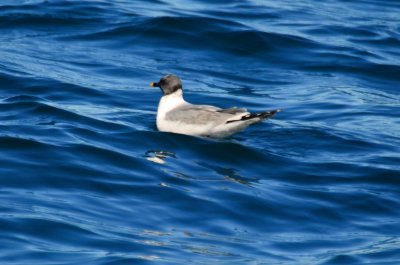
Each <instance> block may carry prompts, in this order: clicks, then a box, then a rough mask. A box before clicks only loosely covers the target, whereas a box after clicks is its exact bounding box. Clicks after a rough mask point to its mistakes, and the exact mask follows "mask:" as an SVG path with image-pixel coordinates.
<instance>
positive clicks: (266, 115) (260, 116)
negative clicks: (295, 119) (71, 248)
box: [226, 109, 281, 123]
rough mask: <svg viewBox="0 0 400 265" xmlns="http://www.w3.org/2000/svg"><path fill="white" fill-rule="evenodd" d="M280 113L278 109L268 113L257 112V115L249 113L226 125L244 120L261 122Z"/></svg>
mask: <svg viewBox="0 0 400 265" xmlns="http://www.w3.org/2000/svg"><path fill="white" fill-rule="evenodd" d="M280 111H281V110H280V109H276V110H270V111H263V112H259V113H250V114H247V115H245V116H243V117H242V118H241V119H239V120H230V121H227V122H226V123H231V122H235V121H246V120H251V119H255V118H258V119H260V120H261V121H262V120H266V119H269V118H271V117H272V116H274V115H275V114H276V113H278V112H280Z"/></svg>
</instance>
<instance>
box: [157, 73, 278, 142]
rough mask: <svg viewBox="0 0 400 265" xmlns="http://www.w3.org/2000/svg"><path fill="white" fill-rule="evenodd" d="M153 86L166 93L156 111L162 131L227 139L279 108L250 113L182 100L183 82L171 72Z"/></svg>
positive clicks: (269, 116) (274, 112) (158, 124)
mask: <svg viewBox="0 0 400 265" xmlns="http://www.w3.org/2000/svg"><path fill="white" fill-rule="evenodd" d="M150 86H151V87H159V88H160V89H161V91H162V92H163V96H162V97H161V99H160V103H159V105H158V110H157V128H158V130H159V131H162V132H171V133H179V134H186V135H194V136H202V137H212V138H225V137H229V136H231V135H233V134H235V133H237V132H240V131H242V130H243V129H245V128H246V127H248V126H249V125H252V124H255V123H258V122H260V121H263V120H266V119H268V118H271V117H272V116H274V115H275V114H276V113H277V112H279V111H280V110H279V109H276V110H271V111H264V112H259V113H250V112H248V111H247V110H246V109H244V108H236V107H233V108H228V109H221V108H218V107H215V106H209V105H194V104H190V103H189V102H187V101H185V100H184V99H183V91H182V81H181V80H180V79H179V77H177V76H176V75H171V74H168V75H165V76H163V77H162V78H161V79H160V81H158V82H153V83H150Z"/></svg>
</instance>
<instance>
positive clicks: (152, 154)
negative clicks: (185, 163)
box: [145, 150, 176, 164]
mask: <svg viewBox="0 0 400 265" xmlns="http://www.w3.org/2000/svg"><path fill="white" fill-rule="evenodd" d="M145 156H146V159H147V160H149V161H151V162H154V163H157V164H165V162H166V161H165V160H166V158H176V156H175V153H174V152H168V151H161V150H150V151H147V152H146V154H145Z"/></svg>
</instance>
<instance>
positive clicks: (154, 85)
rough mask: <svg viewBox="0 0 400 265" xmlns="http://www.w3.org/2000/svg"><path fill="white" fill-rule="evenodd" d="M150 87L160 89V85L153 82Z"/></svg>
mask: <svg viewBox="0 0 400 265" xmlns="http://www.w3.org/2000/svg"><path fill="white" fill-rule="evenodd" d="M150 86H151V87H158V86H159V85H158V83H155V82H151V83H150Z"/></svg>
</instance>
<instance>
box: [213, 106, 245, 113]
mask: <svg viewBox="0 0 400 265" xmlns="http://www.w3.org/2000/svg"><path fill="white" fill-rule="evenodd" d="M217 112H221V113H229V114H238V113H246V112H247V109H244V108H237V107H232V108H229V109H220V110H217Z"/></svg>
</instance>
